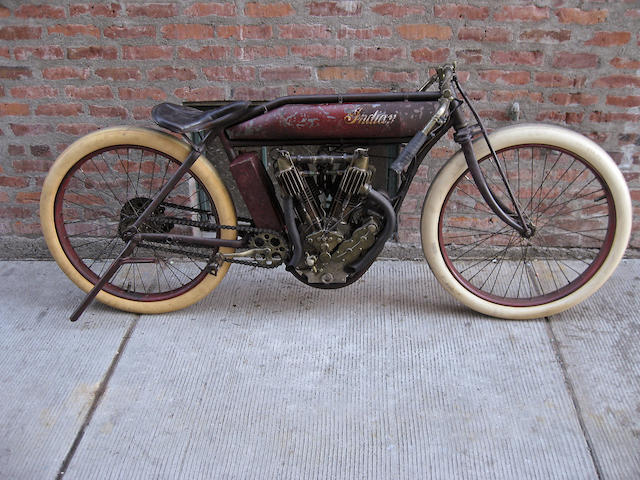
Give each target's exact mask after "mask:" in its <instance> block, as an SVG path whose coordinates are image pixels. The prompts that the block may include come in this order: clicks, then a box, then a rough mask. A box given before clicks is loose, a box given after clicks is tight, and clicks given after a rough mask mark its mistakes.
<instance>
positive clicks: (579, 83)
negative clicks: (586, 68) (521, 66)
mask: <svg viewBox="0 0 640 480" xmlns="http://www.w3.org/2000/svg"><path fill="white" fill-rule="evenodd" d="M586 82H587V79H586V78H585V77H577V78H571V77H565V76H564V75H562V74H559V73H549V72H541V73H537V74H536V85H540V86H543V87H573V88H582V87H584V86H585V84H586Z"/></svg>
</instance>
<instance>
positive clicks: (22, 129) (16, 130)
mask: <svg viewBox="0 0 640 480" xmlns="http://www.w3.org/2000/svg"><path fill="white" fill-rule="evenodd" d="M9 126H10V127H11V131H12V132H13V134H14V135H15V136H16V137H23V136H25V135H44V134H45V133H50V132H52V131H53V127H51V125H44V124H32V125H24V124H17V123H12V124H10V125H9Z"/></svg>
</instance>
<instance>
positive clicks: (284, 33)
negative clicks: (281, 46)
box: [278, 25, 332, 39]
mask: <svg viewBox="0 0 640 480" xmlns="http://www.w3.org/2000/svg"><path fill="white" fill-rule="evenodd" d="M278 33H279V37H280V38H287V39H297V38H316V39H322V38H331V37H332V33H331V28H330V27H328V26H327V25H280V26H278Z"/></svg>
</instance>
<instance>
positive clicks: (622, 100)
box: [607, 95, 640, 108]
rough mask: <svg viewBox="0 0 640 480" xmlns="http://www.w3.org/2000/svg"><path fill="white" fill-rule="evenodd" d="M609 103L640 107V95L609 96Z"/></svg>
mask: <svg viewBox="0 0 640 480" xmlns="http://www.w3.org/2000/svg"><path fill="white" fill-rule="evenodd" d="M607 105H614V106H616V107H625V108H632V107H640V96H638V95H627V96H626V97H618V96H615V95H609V96H607Z"/></svg>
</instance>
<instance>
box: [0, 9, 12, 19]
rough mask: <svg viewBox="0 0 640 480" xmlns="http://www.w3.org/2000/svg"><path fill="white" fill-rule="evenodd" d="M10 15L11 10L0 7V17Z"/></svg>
mask: <svg viewBox="0 0 640 480" xmlns="http://www.w3.org/2000/svg"><path fill="white" fill-rule="evenodd" d="M10 16H11V10H9V9H8V8H7V7H0V18H7V17H10Z"/></svg>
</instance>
